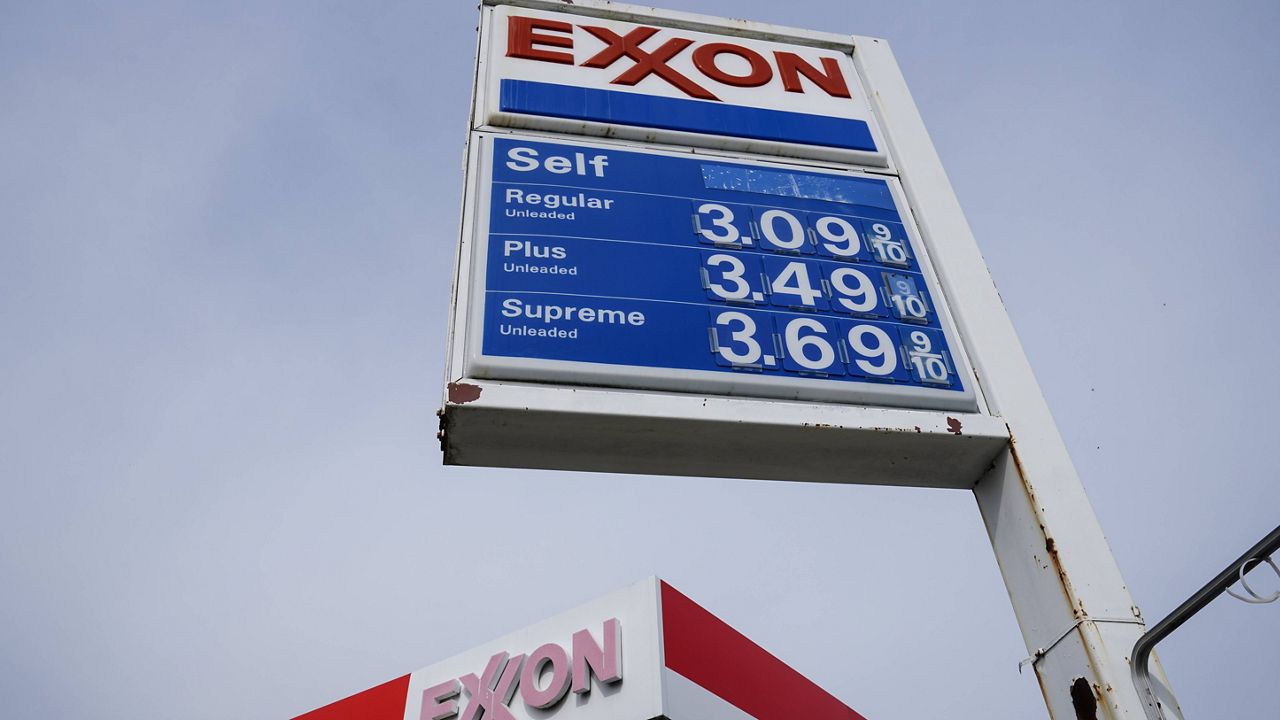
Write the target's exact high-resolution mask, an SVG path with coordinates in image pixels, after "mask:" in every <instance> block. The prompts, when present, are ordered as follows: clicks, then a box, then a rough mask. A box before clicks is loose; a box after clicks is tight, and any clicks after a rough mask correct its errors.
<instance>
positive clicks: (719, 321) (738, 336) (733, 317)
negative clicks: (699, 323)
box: [716, 311, 761, 365]
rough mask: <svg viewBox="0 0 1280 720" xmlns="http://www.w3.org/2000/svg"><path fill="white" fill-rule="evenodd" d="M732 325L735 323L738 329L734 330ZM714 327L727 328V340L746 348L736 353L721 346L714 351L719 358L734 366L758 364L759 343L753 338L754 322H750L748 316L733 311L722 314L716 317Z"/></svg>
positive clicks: (759, 354) (729, 348)
mask: <svg viewBox="0 0 1280 720" xmlns="http://www.w3.org/2000/svg"><path fill="white" fill-rule="evenodd" d="M733 323H737V324H738V325H739V326H740V327H739V328H738V329H737V330H734V329H733V328H732V327H731V326H732V324H733ZM716 325H718V326H720V327H724V328H729V339H731V340H732V341H734V342H736V343H741V344H742V345H744V346H746V351H745V352H737V351H736V350H734V349H733V348H731V347H727V346H725V345H721V346H719V347H718V348H717V349H716V351H717V352H719V353H720V357H722V358H724V359H725V360H728V361H729V362H731V363H733V364H735V365H754V364H755V363H758V362H760V356H761V350H760V343H758V342H756V338H755V335H756V321H755V320H752V319H751V316H750V315H747V314H746V313H740V312H733V311H729V312H722V313H720V314H719V315H717V316H716Z"/></svg>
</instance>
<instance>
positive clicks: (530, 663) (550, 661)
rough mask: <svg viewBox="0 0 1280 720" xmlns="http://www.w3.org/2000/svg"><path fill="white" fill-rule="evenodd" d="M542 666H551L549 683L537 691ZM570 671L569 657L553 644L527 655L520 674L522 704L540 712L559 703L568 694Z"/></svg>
mask: <svg viewBox="0 0 1280 720" xmlns="http://www.w3.org/2000/svg"><path fill="white" fill-rule="evenodd" d="M544 665H550V666H551V682H549V683H547V686H546V687H545V688H543V689H541V690H539V689H538V680H539V678H541V677H542V670H543V666H544ZM571 670H572V668H571V667H570V665H569V656H568V655H566V654H565V652H564V648H562V647H560V646H559V645H556V644H555V643H547V644H546V645H543V646H542V647H540V648H538V649H537V650H534V651H533V652H531V653H529V658H528V659H527V660H525V663H524V670H523V671H522V672H521V673H520V697H522V698H524V704H525V705H528V706H529V707H531V708H538V709H540V710H541V709H545V708H549V707H551V706H552V705H555V704H556V703H558V702H560V698H563V697H564V694H565V693H567V692H569V676H570V671H571Z"/></svg>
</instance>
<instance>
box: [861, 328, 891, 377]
mask: <svg viewBox="0 0 1280 720" xmlns="http://www.w3.org/2000/svg"><path fill="white" fill-rule="evenodd" d="M868 337H869V338H871V342H870V343H868V341H867V338H868ZM849 347H850V348H851V349H852V350H853V352H854V353H855V354H856V355H857V356H858V359H857V360H854V364H855V365H857V366H858V367H859V368H862V371H863V372H865V373H869V374H871V375H889V374H891V373H892V372H893V371H894V370H897V369H898V348H897V346H896V345H895V344H894V342H893V340H890V339H889V334H888V333H886V332H885V331H884V330H881V329H880V328H878V327H876V326H875V325H855V326H853V327H852V328H850V329H849ZM876 360H878V362H875V361H876Z"/></svg>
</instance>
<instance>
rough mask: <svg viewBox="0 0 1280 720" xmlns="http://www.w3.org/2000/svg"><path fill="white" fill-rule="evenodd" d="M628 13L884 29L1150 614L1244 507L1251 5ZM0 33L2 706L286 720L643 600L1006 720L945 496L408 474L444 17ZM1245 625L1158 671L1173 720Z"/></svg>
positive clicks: (1253, 189)
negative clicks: (538, 629)
mask: <svg viewBox="0 0 1280 720" xmlns="http://www.w3.org/2000/svg"><path fill="white" fill-rule="evenodd" d="M665 5H666V6H667V7H672V8H676V9H682V10H690V11H696V12H703V13H707V14H716V15H733V16H737V17H746V18H750V19H755V20H762V21H768V22H776V23H782V24H790V25H795V26H800V27H813V28H819V29H823V30H829V31H834V32H851V33H858V34H863V35H874V36H879V37H884V38H887V39H888V40H889V41H890V42H891V43H892V46H893V48H894V50H895V53H896V54H897V57H898V61H899V63H900V64H901V65H902V67H903V70H904V72H905V74H906V76H907V80H908V82H909V83H910V84H911V87H912V90H913V92H914V95H915V98H916V100H917V102H918V104H919V106H920V109H921V112H922V114H923V115H924V118H925V121H926V123H927V124H928V126H929V128H930V130H931V132H932V135H933V139H934V142H935V143H936V145H937V147H938V150H939V152H940V154H941V156H942V159H943V161H944V163H945V164H946V166H947V168H948V171H949V173H950V176H951V179H952V181H953V183H954V185H955V188H956V191H957V193H958V195H959V197H960V200H961V202H962V204H963V206H964V208H965V210H966V212H967V214H968V217H969V220H970V222H971V224H972V226H973V228H974V232H975V234H976V236H977V238H978V242H979V244H980V245H981V247H982V249H983V252H984V255H985V256H986V258H987V261H988V263H989V264H990V266H991V269H992V274H993V275H994V277H995V279H996V282H997V284H998V285H999V287H1000V291H1001V294H1002V296H1003V298H1004V301H1005V303H1006V304H1007V306H1008V308H1009V311H1010V313H1011V314H1012V316H1013V319H1014V322H1015V324H1016V326H1017V328H1018V331H1019V333H1020V334H1021V338H1022V341H1023V343H1024V345H1025V347H1026V351H1027V354H1028V356H1029V357H1030V359H1031V362H1032V364H1033V366H1034V368H1035V370H1036V373H1037V375H1038V377H1039V380H1040V382H1041V384H1042V386H1043V389H1044V392H1045V394H1046V395H1047V397H1048V400H1049V404H1050V406H1051V407H1052V409H1053V411H1054V414H1055V417H1056V418H1057V421H1058V423H1059V426H1060V428H1061V431H1062V433H1063V435H1064V437H1065V438H1066V440H1067V444H1068V446H1069V447H1070V449H1071V452H1072V455H1073V457H1074V460H1075V463H1076V465H1077V468H1078V470H1079V472H1080V475H1081V478H1082V479H1083V482H1084V483H1085V486H1086V488H1087V490H1088V493H1089V496H1090V498H1091V500H1092V502H1093V505H1094V508H1095V510H1096V512H1097V514H1098V516H1099V519H1100V521H1101V523H1102V527H1103V528H1104V530H1105V531H1106V532H1107V535H1108V538H1109V540H1110V542H1111V546H1112V549H1113V550H1114V552H1115V555H1116V557H1117V560H1118V562H1119V564H1120V567H1121V569H1122V571H1123V572H1124V574H1125V578H1126V580H1127V581H1128V584H1129V587H1130V588H1131V590H1132V592H1133V595H1134V597H1135V599H1136V601H1137V603H1138V604H1139V605H1140V606H1141V607H1142V609H1143V611H1144V613H1145V615H1146V617H1147V619H1148V621H1149V622H1154V621H1155V620H1157V619H1159V618H1161V617H1163V616H1164V615H1165V614H1166V613H1167V612H1168V611H1169V610H1171V609H1172V608H1173V607H1174V606H1176V605H1177V604H1178V603H1179V602H1181V601H1182V600H1183V599H1184V598H1185V597H1186V596H1187V595H1189V594H1190V593H1191V592H1192V591H1194V590H1195V589H1196V588H1197V587H1199V586H1200V585H1201V584H1202V583H1204V582H1205V581H1207V580H1208V579H1209V578H1211V577H1212V576H1213V575H1214V574H1215V573H1216V572H1217V571H1218V570H1220V569H1221V568H1222V566H1224V565H1225V564H1226V563H1227V562H1229V561H1230V560H1232V559H1233V558H1234V557H1235V556H1236V555H1238V554H1239V553H1241V552H1242V551H1243V550H1244V549H1246V548H1247V547H1249V546H1250V545H1252V544H1253V543H1254V542H1255V541H1257V540H1258V539H1259V538H1261V537H1262V535H1264V534H1265V533H1266V532H1268V531H1269V530H1270V529H1272V528H1273V527H1275V525H1276V524H1277V522H1280V482H1277V472H1276V467H1275V462H1274V458H1273V456H1272V455H1271V454H1270V451H1271V450H1272V449H1274V447H1275V445H1276V440H1275V430H1276V427H1277V419H1276V407H1277V400H1280V371H1278V370H1277V363H1278V359H1280V340H1278V333H1277V329H1278V323H1277V318H1278V317H1280V313H1278V312H1277V311H1278V310H1280V291H1278V290H1277V284H1276V281H1275V275H1276V273H1277V271H1280V202H1277V198H1278V197H1280V164H1278V161H1280V142H1278V140H1277V137H1278V133H1277V129H1276V118H1277V117H1278V116H1280V102H1278V98H1280V90H1278V89H1277V84H1276V72H1277V70H1280V45H1277V43H1276V42H1275V38H1274V33H1275V30H1276V28H1277V27H1280V5H1278V4H1276V3H1275V2H1274V1H1273V0H1260V1H1258V2H1221V3H1205V2H1198V3H1188V2H1168V1H1159V2H1128V3H1118V2H1092V3H1052V4H1050V3H1039V2H1003V3H995V2H992V3H969V2H964V3H961V2H883V1H871V0H865V1H863V0H858V1H853V2H851V1H849V0H788V1H787V2H781V3H779V2H757V1H754V0H685V1H683V2H679V3H677V2H675V0H670V1H669V2H667V3H665ZM2 17H3V20H2V21H0V483H3V495H2V496H0V497H2V498H3V500H0V587H2V588H3V589H2V590H0V707H3V708H4V711H3V713H2V714H4V715H6V716H9V717H14V718H73V717H92V718H98V719H101V720H107V719H109V718H121V719H125V718H128V719H130V720H136V719H138V718H193V719H202V718H220V719H221V718H237V719H241V718H263V719H276V718H284V717H290V716H292V715H296V714H298V713H300V712H302V711H305V710H308V709H311V708H313V707H316V706H319V705H322V704H324V703H327V702H329V701H331V700H333V699H336V698H338V697H341V696H344V695H347V694H349V693H351V692H354V691H356V690H360V689H363V688H365V687H368V686H370V685H373V684H375V683H377V682H380V681H383V680H387V679H390V678H392V677H395V676H398V675H401V674H404V673H406V672H408V671H410V670H413V669H415V668H418V667H422V666H425V665H427V664H430V663H432V662H434V661H436V660H439V659H442V658H444V657H447V656H449V655H452V654H454V653H456V652H458V651H461V650H463V649H466V648H469V647H472V646H474V645H477V644H479V643H481V642H483V641H486V640H488V639H491V638H493V637H496V636H498V635H501V634H503V633H505V632H507V631H509V630H513V629H516V628H519V627H523V626H525V625H527V624H530V623H532V622H534V621H536V620H539V619H541V618H544V617H546V616H549V615H552V614H554V613H556V612H559V611H561V610H564V609H567V608H569V607H572V606H574V605H576V604H579V603H581V602H583V601H586V600H589V599H591V598H594V597H596V596H598V595H601V594H604V593H606V592H608V591H611V590H614V589H617V588H619V587H622V586H624V585H627V584H628V583H630V582H632V581H634V580H637V579H639V578H641V577H644V576H647V575H650V574H657V575H660V576H663V577H665V578H666V579H668V580H669V581H670V582H671V583H672V584H674V585H675V586H676V587H678V588H680V589H681V590H682V591H684V592H685V593H686V594H688V595H689V596H691V597H692V598H694V599H695V600H697V601H699V602H700V603H702V604H703V605H705V606H706V607H707V608H709V609H710V610H712V611H713V612H716V613H718V614H719V615H720V616H721V617H723V618H725V619H726V620H727V621H728V622H730V623H731V624H733V625H735V626H736V627H738V628H739V629H741V630H743V631H744V632H745V633H747V634H748V635H749V636H750V637H752V638H753V639H755V640H756V641H758V642H759V643H761V644H762V645H763V646H765V647H766V648H767V649H769V650H771V651H772V652H774V653H775V654H776V655H778V656H779V657H781V658H782V659H784V660H786V661H787V662H789V663H790V664H792V665H793V666H794V667H796V668H797V669H799V670H800V671H801V672H804V673H805V674H807V675H808V676H810V677H811V678H813V679H814V680H815V681H817V682H818V683H819V684H821V685H823V686H824V687H826V688H827V689H829V690H831V691H832V692H833V693H835V694H836V695H837V696H839V697H840V698H841V699H843V700H844V701H846V702H847V703H848V704H849V705H851V706H852V707H854V708H855V709H857V710H859V711H860V712H862V713H863V714H865V715H866V716H867V717H868V718H871V719H872V720H889V719H891V718H903V719H910V718H962V719H970V718H971V719H974V720H978V719H981V720H1005V719H1008V720H1012V719H1014V718H1028V717H1041V716H1043V712H1044V711H1043V704H1042V702H1041V699H1040V694H1039V689H1038V687H1037V684H1036V681H1035V678H1034V676H1033V674H1031V673H1030V672H1027V673H1024V674H1021V675H1019V673H1018V670H1017V666H1018V662H1019V661H1020V660H1021V659H1022V658H1023V657H1024V656H1025V655H1026V651H1025V648H1024V647H1023V646H1022V642H1021V638H1020V636H1019V633H1018V629H1017V624H1016V622H1015V620H1014V616H1013V612H1012V610H1011V608H1010V605H1009V602H1008V598H1007V596H1006V595H1005V591H1004V586H1003V583H1002V582H1001V579H1000V576H999V573H998V570H997V567H996V563H995V560H994V558H993V555H992V553H991V549H990V546H989V544H988V541H987V537H986V534H985V532H984V530H983V526H982V522H981V519H980V517H979V514H978V511H977V507H976V505H975V503H974V500H973V498H972V495H971V494H969V493H967V492H962V491H939V490H932V491H931V490H913V489H899V488H870V487H856V486H835V485H821V486H820V485H805V484H780V483H766V482H748V481H732V480H706V479H694V478H651V477H635V476H621V475H618V476H610V475H594V474H574V473H559V472H536V471H512V470H502V471H498V470H486V469H474V468H453V467H448V468H446V467H443V466H442V465H441V456H440V451H439V447H438V445H437V443H436V440H435V437H434V436H435V432H436V417H435V411H436V409H437V407H438V406H439V402H440V385H441V377H442V362H443V356H444V341H445V322H446V312H447V310H448V304H449V282H450V275H451V271H452V264H453V253H454V247H455V243H456V242H457V223H458V207H459V198H460V193H461V188H462V174H461V168H460V162H461V158H462V149H463V142H464V139H465V134H466V113H467V103H468V98H469V85H470V82H471V65H472V56H473V48H474V42H475V27H476V22H477V17H478V16H477V13H476V9H475V7H474V4H473V3H471V2H427V1H426V0H417V1H414V2H349V3H345V4H344V3H335V2H287V1H283V0H279V1H277V0H258V1H255V2H248V3H241V4H229V3H219V2H185V3H184V2H152V1H150V0H132V1H130V2H116V3H65V2H8V3H5V7H4V11H3V13H2ZM570 515H572V516H573V517H575V518H577V519H579V521H580V522H579V524H580V526H582V530H581V531H580V533H579V534H577V535H576V536H574V537H568V536H564V535H559V534H547V535H539V534H537V533H530V532H527V531H526V529H527V528H528V527H530V526H532V525H535V524H536V525H545V523H546V521H547V520H548V519H550V520H552V521H553V524H554V521H555V520H556V519H557V518H566V517H569V516H570ZM477 516H479V517H482V518H483V522H482V524H481V525H479V526H478V525H477V523H476V520H475V518H476V517H477ZM517 538H519V539H517ZM585 538H590V541H587V540H586V539H585ZM442 559H443V562H442ZM441 567H445V568H447V569H446V571H445V572H444V573H441V572H440V568H441ZM1259 578H1260V580H1259V582H1258V585H1259V586H1260V587H1261V588H1264V589H1267V590H1270V589H1275V588H1276V587H1278V586H1280V582H1277V581H1276V580H1275V579H1267V578H1265V577H1263V576H1262V575H1261V574H1259ZM1278 636H1280V605H1271V606H1248V605H1245V604H1243V603H1239V602H1237V601H1234V600H1232V599H1230V598H1223V599H1220V600H1218V601H1216V602H1215V603H1213V604H1212V605H1211V606H1210V607H1209V609H1208V610H1206V611H1205V612H1203V613H1202V614H1200V615H1199V616H1197V617H1196V618H1195V619H1194V620H1193V621H1192V622H1191V623H1190V624H1188V625H1187V626H1186V627H1185V628H1184V629H1183V630H1181V631H1179V632H1178V633H1177V634H1175V635H1174V636H1173V638H1172V639H1170V640H1169V641H1168V642H1167V643H1165V644H1163V645H1162V646H1161V650H1160V651H1161V655H1162V656H1163V658H1164V661H1165V665H1166V668H1167V670H1168V672H1169V675H1170V677H1171V680H1172V682H1173V687H1174V690H1175V692H1176V693H1177V694H1178V697H1179V699H1180V700H1181V703H1182V705H1183V708H1184V709H1185V710H1186V712H1187V714H1188V717H1191V718H1245V717H1248V718H1261V717H1275V716H1276V715H1277V714H1280V699H1278V698H1277V695H1276V694H1275V691H1274V685H1275V680H1276V674H1275V672H1276V668H1277V667H1280V645H1277V643H1276V642H1275V640H1276V638H1277V637H1278Z"/></svg>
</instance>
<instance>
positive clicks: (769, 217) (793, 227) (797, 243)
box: [760, 210, 806, 250]
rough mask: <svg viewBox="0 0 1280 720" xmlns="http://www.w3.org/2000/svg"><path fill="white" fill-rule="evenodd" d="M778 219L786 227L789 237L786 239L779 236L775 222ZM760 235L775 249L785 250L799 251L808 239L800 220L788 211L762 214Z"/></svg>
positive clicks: (772, 211) (771, 211) (767, 211)
mask: <svg viewBox="0 0 1280 720" xmlns="http://www.w3.org/2000/svg"><path fill="white" fill-rule="evenodd" d="M778 219H781V220H782V221H783V224H784V225H786V228H787V230H786V232H787V237H786V238H785V239H784V238H783V237H781V236H779V235H778V229H777V223H775V222H774V221H775V220H778ZM760 233H761V234H762V235H764V237H765V239H766V240H768V241H769V242H770V243H772V244H773V245H774V246H775V247H778V248H781V249H783V250H799V249H800V248H802V247H804V241H805V239H806V238H805V234H804V225H801V224H800V220H798V219H797V218H796V216H795V215H792V214H791V213H789V212H787V211H786V210H765V211H764V212H763V213H761V214H760Z"/></svg>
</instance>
